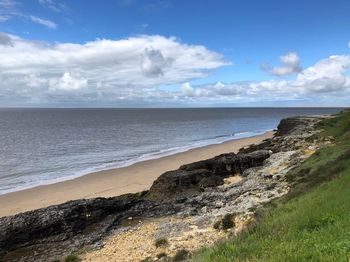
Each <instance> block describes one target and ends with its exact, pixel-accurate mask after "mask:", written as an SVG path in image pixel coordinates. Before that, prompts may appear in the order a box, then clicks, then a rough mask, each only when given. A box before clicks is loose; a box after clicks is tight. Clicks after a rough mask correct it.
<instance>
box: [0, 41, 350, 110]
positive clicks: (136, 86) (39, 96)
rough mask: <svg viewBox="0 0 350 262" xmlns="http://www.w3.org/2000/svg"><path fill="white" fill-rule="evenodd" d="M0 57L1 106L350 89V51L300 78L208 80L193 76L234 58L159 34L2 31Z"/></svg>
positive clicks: (272, 96)
mask: <svg viewBox="0 0 350 262" xmlns="http://www.w3.org/2000/svg"><path fill="white" fill-rule="evenodd" d="M0 57H1V60H0V105H1V104H3V103H4V101H16V102H18V101H23V102H26V103H28V102H33V101H35V103H40V102H43V101H44V102H46V103H53V102H55V103H56V102H57V103H59V102H60V101H61V102H62V103H65V102H67V101H72V102H75V103H78V104H82V103H94V102H100V104H106V103H107V104H108V103H116V102H117V103H125V104H126V105H140V104H145V103H148V104H152V103H157V104H159V103H163V104H165V105H173V104H176V103H177V104H179V103H199V104H206V103H213V104H215V103H223V102H227V103H229V104H235V103H242V102H244V103H253V102H257V101H260V102H261V101H285V100H295V101H299V100H304V99H311V100H312V99H313V101H318V100H319V99H325V100H327V99H328V100H329V101H330V103H332V101H337V100H336V99H338V100H339V99H341V98H342V97H343V98H344V99H345V98H347V97H349V96H350V77H349V69H350V55H338V56H330V57H328V58H325V59H322V60H320V61H318V62H316V63H315V64H314V65H313V66H310V67H308V68H306V69H304V70H302V71H300V72H299V73H297V75H296V77H295V79H294V80H283V79H279V80H278V79H277V80H276V79H275V80H268V81H261V82H253V81H247V82H233V83H223V82H217V83H212V84H203V85H191V84H190V81H191V80H196V79H200V78H204V77H207V76H208V75H209V74H210V73H211V72H212V71H213V70H215V69H217V68H220V67H222V66H225V65H228V64H229V63H228V62H226V61H225V60H224V58H223V56H222V55H220V54H218V53H216V52H213V51H210V50H208V49H207V48H205V47H204V46H199V45H188V44H184V43H181V42H179V41H178V40H177V39H176V38H165V37H163V36H158V35H154V36H146V35H143V36H138V37H130V38H127V39H122V40H107V39H98V40H95V41H92V42H88V43H85V44H74V43H57V44H50V43H45V42H40V41H29V40H25V39H22V38H19V37H17V36H13V35H6V34H0ZM281 61H282V63H283V64H284V65H285V66H292V67H293V66H296V65H298V64H299V63H300V62H299V57H298V56H297V55H293V54H287V55H285V56H282V57H281ZM168 85H172V87H171V89H170V88H166V86H168ZM332 99H335V100H332ZM333 103H336V102H333ZM152 105H154V104H152ZM334 105H338V104H334Z"/></svg>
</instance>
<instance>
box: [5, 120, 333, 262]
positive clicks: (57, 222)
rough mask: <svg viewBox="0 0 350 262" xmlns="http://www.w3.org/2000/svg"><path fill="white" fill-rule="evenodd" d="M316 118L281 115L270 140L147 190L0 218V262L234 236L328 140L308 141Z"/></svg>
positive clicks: (143, 253)
mask: <svg viewBox="0 0 350 262" xmlns="http://www.w3.org/2000/svg"><path fill="white" fill-rule="evenodd" d="M321 119H322V117H294V118H288V119H283V120H282V121H281V122H280V124H279V126H278V128H277V132H276V134H275V136H274V137H273V138H271V139H267V140H265V141H263V142H262V143H260V144H258V145H252V146H250V147H248V148H242V149H241V150H240V152H239V153H238V154H234V153H227V154H222V155H219V156H217V157H214V158H211V159H207V160H204V161H199V162H195V163H192V164H188V165H184V166H181V167H180V168H179V169H177V170H173V171H168V172H165V173H164V174H162V175H161V176H160V177H159V178H158V179H157V180H156V181H154V183H153V185H152V187H151V188H150V190H149V191H145V192H140V193H137V194H127V195H123V196H118V197H113V198H96V199H89V200H84V199H83V200H76V201H70V202H67V203H64V204H61V205H56V206H50V207H48V208H42V209H38V210H33V211H29V212H25V213H21V214H17V215H14V216H8V217H3V218H0V261H52V260H55V259H61V258H63V257H64V256H66V255H68V254H71V253H74V252H82V250H84V252H83V253H82V254H81V255H80V256H81V258H82V259H83V260H85V261H140V260H142V259H146V258H147V259H148V260H149V261H153V260H158V259H159V258H157V255H158V257H160V256H165V255H167V256H174V255H175V254H176V253H177V252H178V251H179V250H186V251H189V252H191V251H194V250H196V249H198V248H200V247H203V246H207V245H211V244H213V243H214V242H215V241H217V240H219V239H221V238H224V237H226V236H227V235H229V234H237V233H239V231H240V230H242V229H243V228H244V225H245V224H246V223H247V222H248V221H250V220H251V219H253V217H254V212H255V210H256V209H257V208H258V207H259V206H261V205H263V204H264V203H267V202H269V201H271V200H272V199H274V198H277V197H280V196H282V195H284V194H286V193H287V192H288V190H289V188H290V186H291V185H290V184H289V182H288V181H287V179H286V174H287V172H288V171H289V170H290V169H291V168H293V167H295V166H296V165H298V164H299V163H301V162H302V161H303V160H304V159H306V158H307V157H309V156H310V155H311V154H313V153H314V152H315V150H317V149H318V148H319V147H321V146H323V145H324V144H325V143H331V141H330V140H327V141H310V139H307V138H309V137H310V136H311V135H313V134H314V133H315V132H318V131H317V130H316V124H317V123H318V122H319V121H320V120H321ZM227 220H229V221H231V222H230V223H229V224H230V225H231V226H230V228H228V227H225V223H226V222H227ZM225 221H226V222H225ZM157 239H158V240H159V239H162V240H163V242H164V243H163V245H161V246H158V247H157V245H155V241H156V240H157Z"/></svg>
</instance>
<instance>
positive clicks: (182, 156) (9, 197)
mask: <svg viewBox="0 0 350 262" xmlns="http://www.w3.org/2000/svg"><path fill="white" fill-rule="evenodd" d="M273 133H274V132H273V131H269V132H266V133H264V134H261V135H256V136H252V137H247V138H239V139H233V140H229V141H226V142H223V143H221V144H212V145H207V146H203V147H197V148H193V149H190V150H188V151H184V152H180V153H176V154H172V155H168V156H164V157H160V158H156V159H150V160H144V161H141V162H137V163H134V164H132V165H129V166H126V167H120V168H113V169H108V170H103V171H97V172H93V173H89V174H86V175H83V176H80V177H77V178H74V179H71V180H65V181H62V182H57V183H53V184H48V185H40V186H37V187H33V188H29V189H24V190H20V191H15V192H11V193H7V194H4V195H1V196H0V206H1V208H0V217H2V216H8V215H14V214H17V213H20V212H25V211H29V210H34V209H38V208H42V207H47V206H50V205H55V204H60V203H63V202H66V201H69V200H76V199H82V198H95V197H112V196H117V195H122V194H126V193H136V192H140V191H144V190H148V189H149V187H150V186H151V185H152V183H153V181H154V180H155V179H156V178H157V177H158V176H160V175H161V174H162V173H164V172H166V171H170V170H173V169H177V168H178V167H179V166H181V165H183V164H188V163H191V162H195V161H199V160H204V159H208V158H211V157H214V156H216V155H220V154H222V153H227V152H237V151H238V150H239V149H240V148H242V147H245V146H248V145H251V144H256V143H259V142H261V141H262V140H264V139H267V138H271V137H272V136H273Z"/></svg>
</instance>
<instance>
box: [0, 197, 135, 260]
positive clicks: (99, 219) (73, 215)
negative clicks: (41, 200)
mask: <svg viewBox="0 0 350 262" xmlns="http://www.w3.org/2000/svg"><path fill="white" fill-rule="evenodd" d="M138 201H139V198H138V197H137V196H136V195H132V194H130V195H125V196H120V197H115V198H96V199H86V200H85V199H83V200H76V201H69V202H66V203H64V204H61V205H54V206H50V207H47V208H41V209H37V210H33V211H28V212H24V213H20V214H17V215H14V216H8V217H2V218H0V258H1V255H3V256H4V255H5V254H6V253H7V252H8V251H10V250H14V249H18V248H23V247H26V246H30V245H43V244H44V243H45V244H50V243H57V242H58V243H63V242H64V241H66V240H70V239H73V237H74V236H76V235H78V234H81V235H82V236H84V239H80V240H78V239H76V240H77V241H78V242H77V243H76V244H77V245H81V244H84V243H89V242H92V241H93V240H94V238H98V237H100V236H101V235H103V233H104V232H105V230H106V228H108V226H110V225H111V224H112V223H114V221H115V219H116V217H114V218H113V219H112V220H111V219H108V218H109V216H110V215H112V214H118V213H122V212H124V211H126V210H128V209H130V208H131V207H132V206H134V205H135V204H136V203H137V202H138ZM92 225H93V226H94V232H93V233H92V232H90V231H89V227H90V226H92ZM85 233H88V234H85ZM90 233H92V234H90ZM72 246H74V244H72ZM28 252H30V251H28ZM8 260H9V261H11V260H16V259H15V258H13V259H11V258H9V259H8ZM28 260H29V259H28Z"/></svg>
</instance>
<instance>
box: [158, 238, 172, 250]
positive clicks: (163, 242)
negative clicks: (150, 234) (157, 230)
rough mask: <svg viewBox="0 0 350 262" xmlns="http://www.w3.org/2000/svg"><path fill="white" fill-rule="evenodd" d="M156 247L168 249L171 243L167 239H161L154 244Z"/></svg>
mask: <svg viewBox="0 0 350 262" xmlns="http://www.w3.org/2000/svg"><path fill="white" fill-rule="evenodd" d="M154 245H155V246H156V248H158V247H166V246H168V245H169V241H168V240H167V239H166V238H159V239H156V241H155V242H154Z"/></svg>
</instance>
